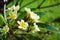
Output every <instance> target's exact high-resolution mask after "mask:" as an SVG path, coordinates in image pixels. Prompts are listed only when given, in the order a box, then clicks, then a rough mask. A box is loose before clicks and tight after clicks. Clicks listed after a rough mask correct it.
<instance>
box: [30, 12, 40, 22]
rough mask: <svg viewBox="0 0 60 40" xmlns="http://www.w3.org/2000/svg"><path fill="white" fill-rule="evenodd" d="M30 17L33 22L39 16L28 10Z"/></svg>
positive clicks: (37, 20) (37, 19) (36, 20)
mask: <svg viewBox="0 0 60 40" xmlns="http://www.w3.org/2000/svg"><path fill="white" fill-rule="evenodd" d="M30 18H31V19H32V20H33V21H34V22H39V18H40V17H39V16H38V15H37V14H35V13H34V12H30Z"/></svg>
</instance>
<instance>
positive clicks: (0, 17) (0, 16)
mask: <svg viewBox="0 0 60 40" xmlns="http://www.w3.org/2000/svg"><path fill="white" fill-rule="evenodd" d="M0 21H2V22H4V23H5V24H7V21H6V20H5V18H4V17H3V16H2V15H1V14H0Z"/></svg>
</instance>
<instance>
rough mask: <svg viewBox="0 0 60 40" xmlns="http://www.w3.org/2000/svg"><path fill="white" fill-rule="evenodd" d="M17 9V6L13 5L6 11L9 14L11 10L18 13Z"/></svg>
mask: <svg viewBox="0 0 60 40" xmlns="http://www.w3.org/2000/svg"><path fill="white" fill-rule="evenodd" d="M19 8H20V7H19V5H17V6H15V5H13V6H12V7H10V8H8V10H9V11H11V12H12V11H13V10H14V11H18V10H19Z"/></svg>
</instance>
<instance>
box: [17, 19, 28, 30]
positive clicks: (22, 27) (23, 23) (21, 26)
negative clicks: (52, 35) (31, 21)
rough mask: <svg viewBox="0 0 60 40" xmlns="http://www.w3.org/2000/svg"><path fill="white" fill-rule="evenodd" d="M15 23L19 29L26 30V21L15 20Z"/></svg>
mask: <svg viewBox="0 0 60 40" xmlns="http://www.w3.org/2000/svg"><path fill="white" fill-rule="evenodd" d="M17 23H18V24H19V26H18V28H20V29H23V30H26V29H27V27H28V23H27V22H24V20H21V21H17Z"/></svg>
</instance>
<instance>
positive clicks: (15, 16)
mask: <svg viewBox="0 0 60 40" xmlns="http://www.w3.org/2000/svg"><path fill="white" fill-rule="evenodd" d="M9 18H11V19H16V18H17V13H15V12H12V13H10V14H9Z"/></svg>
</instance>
